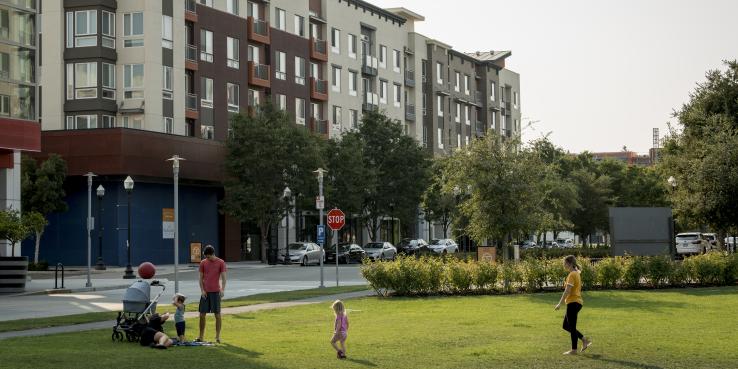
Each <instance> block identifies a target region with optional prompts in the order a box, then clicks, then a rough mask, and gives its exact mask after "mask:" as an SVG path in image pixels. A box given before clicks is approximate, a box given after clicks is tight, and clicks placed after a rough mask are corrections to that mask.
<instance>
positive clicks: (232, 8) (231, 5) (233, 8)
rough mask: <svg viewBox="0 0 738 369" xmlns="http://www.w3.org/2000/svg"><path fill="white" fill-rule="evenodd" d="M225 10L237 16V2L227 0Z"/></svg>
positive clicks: (235, 0)
mask: <svg viewBox="0 0 738 369" xmlns="http://www.w3.org/2000/svg"><path fill="white" fill-rule="evenodd" d="M226 10H227V11H228V12H229V13H231V14H235V15H238V0H227V1H226Z"/></svg>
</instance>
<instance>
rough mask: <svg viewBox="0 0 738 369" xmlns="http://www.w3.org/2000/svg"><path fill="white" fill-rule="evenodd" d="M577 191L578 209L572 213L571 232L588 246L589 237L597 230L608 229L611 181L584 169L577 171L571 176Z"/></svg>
mask: <svg viewBox="0 0 738 369" xmlns="http://www.w3.org/2000/svg"><path fill="white" fill-rule="evenodd" d="M571 179H572V182H573V183H574V185H575V186H576V189H577V197H578V199H579V207H578V208H577V209H576V210H575V211H574V212H573V214H572V218H571V221H572V223H573V227H572V228H573V230H574V232H575V233H576V234H578V235H579V236H580V237H581V238H582V240H583V241H584V244H585V245H586V244H588V239H589V237H588V236H589V235H591V234H592V233H594V232H596V231H597V230H603V231H607V230H608V229H609V221H608V208H609V206H610V205H611V203H612V200H611V195H612V191H611V189H610V183H611V179H610V177H608V176H604V175H603V176H598V175H597V173H593V172H590V171H587V170H586V169H577V170H575V171H574V172H573V173H572V174H571Z"/></svg>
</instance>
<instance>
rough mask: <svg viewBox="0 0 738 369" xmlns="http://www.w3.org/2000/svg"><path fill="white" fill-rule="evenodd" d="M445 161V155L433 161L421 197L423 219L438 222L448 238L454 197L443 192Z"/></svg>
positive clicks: (444, 235)
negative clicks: (428, 183)
mask: <svg viewBox="0 0 738 369" xmlns="http://www.w3.org/2000/svg"><path fill="white" fill-rule="evenodd" d="M447 161H448V160H447V159H446V158H445V157H440V158H437V159H435V161H434V162H433V165H432V169H431V173H432V175H431V179H430V185H429V186H428V188H427V189H426V190H425V193H423V199H422V201H423V202H422V206H423V209H425V219H426V220H427V221H428V222H435V223H440V224H441V227H442V228H443V237H444V238H448V228H449V227H450V226H451V221H452V220H453V219H454V213H455V211H456V199H455V198H454V195H453V193H451V192H444V189H443V184H444V182H445V181H446V178H445V177H444V172H445V165H446V162H447ZM429 241H430V240H429Z"/></svg>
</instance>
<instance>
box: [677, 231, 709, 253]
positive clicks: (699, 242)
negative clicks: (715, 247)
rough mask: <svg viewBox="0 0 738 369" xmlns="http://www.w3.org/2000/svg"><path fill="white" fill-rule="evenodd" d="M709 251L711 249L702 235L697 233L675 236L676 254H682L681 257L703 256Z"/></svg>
mask: <svg viewBox="0 0 738 369" xmlns="http://www.w3.org/2000/svg"><path fill="white" fill-rule="evenodd" d="M710 249H712V246H711V245H710V243H709V242H708V241H707V240H706V239H705V237H704V236H703V235H702V233H699V232H689V233H679V234H678V235H677V236H676V251H677V254H682V255H689V254H704V253H705V252H707V251H708V250H710Z"/></svg>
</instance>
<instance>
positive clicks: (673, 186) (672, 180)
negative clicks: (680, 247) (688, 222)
mask: <svg viewBox="0 0 738 369" xmlns="http://www.w3.org/2000/svg"><path fill="white" fill-rule="evenodd" d="M666 182H667V183H669V186H670V187H671V202H672V209H673V208H674V191H676V187H677V180H676V178H674V176H669V178H668V179H667V180H666ZM671 231H672V234H671V240H670V242H669V248H670V249H671V250H670V251H671V257H672V258H674V257H675V254H676V245H675V243H676V219H675V218H674V212H673V211H672V213H671Z"/></svg>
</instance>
